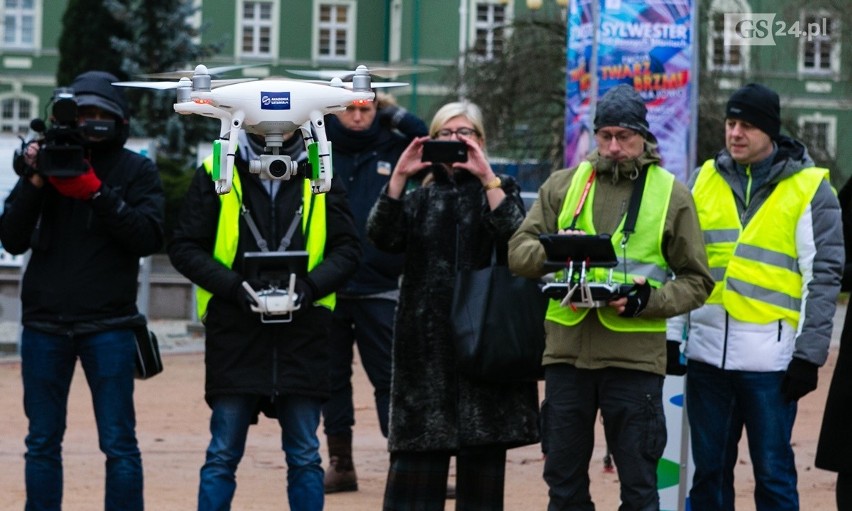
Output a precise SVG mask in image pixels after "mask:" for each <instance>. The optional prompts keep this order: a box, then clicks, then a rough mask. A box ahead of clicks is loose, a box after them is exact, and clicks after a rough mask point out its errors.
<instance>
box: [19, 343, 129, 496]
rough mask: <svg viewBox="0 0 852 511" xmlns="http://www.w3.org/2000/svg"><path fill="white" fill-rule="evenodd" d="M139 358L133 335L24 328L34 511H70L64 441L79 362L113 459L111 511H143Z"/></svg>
mask: <svg viewBox="0 0 852 511" xmlns="http://www.w3.org/2000/svg"><path fill="white" fill-rule="evenodd" d="M135 357H136V343H135V341H134V337H133V332H132V331H131V330H111V331H106V332H100V333H96V334H89V335H79V336H74V337H69V336H64V335H51V334H46V333H42V332H39V331H36V330H33V329H31V328H24V330H23V333H22V335H21V372H22V374H23V383H24V412H25V413H26V415H27V418H28V419H29V430H28V433H27V438H26V445H27V453H26V455H25V460H26V461H25V479H26V487H27V504H26V508H25V509H26V510H27V511H43V510H58V509H60V508H61V507H62V437H63V436H64V434H65V426H66V416H67V412H68V390H69V389H70V387H71V379H72V377H73V376H74V366H75V365H76V363H77V358H79V359H80V363H81V364H82V366H83V371H84V373H85V375H86V381H87V382H88V384H89V389H90V391H91V394H92V404H93V405H94V409H95V423H96V424H97V428H98V445H99V447H100V449H101V451H102V452H103V453H104V454H105V455H106V485H105V486H106V496H105V498H104V509H106V510H107V511H118V510H123V511H141V510H142V508H143V504H142V457H141V455H140V454H139V446H138V444H137V442H136V431H135V430H136V412H135V410H134V407H133V376H134V363H135Z"/></svg>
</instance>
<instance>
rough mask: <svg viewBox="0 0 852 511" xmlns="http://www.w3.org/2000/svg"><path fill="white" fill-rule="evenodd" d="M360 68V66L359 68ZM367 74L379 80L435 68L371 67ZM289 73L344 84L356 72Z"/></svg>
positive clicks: (339, 70) (291, 70)
mask: <svg viewBox="0 0 852 511" xmlns="http://www.w3.org/2000/svg"><path fill="white" fill-rule="evenodd" d="M359 67H360V66H359ZM366 68H367V72H368V73H369V74H370V75H371V76H374V77H377V78H396V77H398V76H402V75H412V74H417V73H427V72H430V71H435V70H436V69H435V68H434V67H429V66H387V67H369V66H367V67H366ZM287 72H289V73H293V74H295V75H299V76H307V77H310V78H320V79H324V80H331V79H332V78H340V79H341V80H343V81H344V82H348V81H351V80H352V77H353V76H355V73H356V71H353V70H350V69H288V70H287Z"/></svg>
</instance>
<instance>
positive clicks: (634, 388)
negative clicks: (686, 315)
mask: <svg viewBox="0 0 852 511" xmlns="http://www.w3.org/2000/svg"><path fill="white" fill-rule="evenodd" d="M662 396H663V377H662V376H660V375H656V374H652V373H648V372H644V371H632V370H628V369H618V368H606V369H595V370H588V369H577V368H576V367H574V366H571V365H568V364H553V365H548V366H546V367H545V393H544V402H543V404H542V421H543V422H542V426H543V427H542V450H543V451H544V454H545V456H546V457H545V462H544V480H545V481H546V482H547V485H548V487H549V493H548V494H549V496H550V504H549V506H548V510H549V511H557V510H559V511H563V510H571V511H581V510H582V511H593V510H594V509H595V507H594V504H593V503H592V497H591V494H590V493H589V462H590V460H591V457H592V450H593V449H594V446H595V438H594V436H595V433H594V429H595V420H596V418H597V411H598V409H600V411H601V417H602V418H603V424H604V433H605V435H606V441H607V445H609V448H610V450H611V452H612V457H613V459H614V460H615V466H616V469H617V470H618V478H619V480H620V481H621V502H622V504H621V506H620V507H619V510H620V511H638V510H641V511H651V510H653V511H657V510H659V509H660V499H659V495H658V493H657V463H658V462H659V460H660V458H661V457H662V455H663V449H664V448H665V446H666V421H665V416H664V415H663V401H662Z"/></svg>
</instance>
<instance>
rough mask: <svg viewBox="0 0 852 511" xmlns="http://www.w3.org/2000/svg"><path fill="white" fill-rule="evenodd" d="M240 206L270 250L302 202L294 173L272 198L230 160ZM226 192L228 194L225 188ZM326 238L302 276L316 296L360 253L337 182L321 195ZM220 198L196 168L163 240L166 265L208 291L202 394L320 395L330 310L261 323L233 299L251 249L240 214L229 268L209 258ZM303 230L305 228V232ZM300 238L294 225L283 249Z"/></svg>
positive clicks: (300, 244) (331, 287)
mask: <svg viewBox="0 0 852 511" xmlns="http://www.w3.org/2000/svg"><path fill="white" fill-rule="evenodd" d="M237 172H239V176H240V182H241V184H242V198H243V204H244V205H245V206H246V207H247V208H248V209H249V211H250V212H251V213H250V214H251V215H252V218H253V219H254V221H255V223H256V224H257V227H258V229H259V230H260V233H261V235H262V236H263V237H264V238H265V239H266V240H267V243H268V244H269V246H270V247H272V249H273V250H274V249H275V248H276V247H278V244H279V243H280V241H281V238H282V237H283V236H284V234H285V232H286V230H287V228H288V227H289V226H290V223H291V221H292V219H293V217H294V215H295V213H296V211H297V209H298V207H299V205H300V204H301V202H302V192H303V188H302V187H303V181H302V178H301V177H299V178H293V179H291V180H289V181H282V182H281V186H280V188H279V190H278V192H277V194H276V195H275V198H274V200H273V199H272V198H271V197H270V196H269V193H268V192H267V191H266V189H265V188H264V183H267V184H268V182H262V181H261V180H260V179H259V178H258V177H257V176H256V175H253V174H250V173H249V172H248V166H247V164H246V163H245V161H243V160H241V159H237ZM230 193H236V192H235V191H234V190H232V191H231V192H230ZM325 198H326V224H327V225H326V243H325V254H324V257H323V261H322V262H321V263H320V264H319V265H317V266H316V267H315V268H314V269H313V270H311V271H310V272H309V273H308V276H307V280H308V281H309V282H310V285H311V287H312V288H313V291H314V299H319V298H321V297H323V296H325V295H327V294H329V293H332V292H334V291H336V290H337V289H338V288H339V287H340V286H341V285H342V284H343V282H344V281H345V280H346V279H347V278H348V277H349V276H350V275H351V274H352V272H353V271H355V268H356V267H357V264H358V258H359V257H360V255H361V251H360V249H359V245H358V236H357V233H356V231H355V226H354V225H353V223H352V214H351V213H350V211H349V205H348V204H347V200H346V195H345V193H344V192H343V189H342V187H341V186H340V185H339V183H337V179H334V180H333V181H332V187H331V191H329V192H328V193H327V194H326V195H325ZM219 209H220V199H219V196H218V195H217V194H216V191H215V189H214V184H213V181H212V180H211V179H210V176H209V175H208V174H207V173H206V172H205V171H204V168H203V167H200V168H199V169H198V170H197V171H196V174H195V176H194V178H193V180H192V183H191V184H190V188H189V190H188V192H187V195H186V200H185V201H184V204H183V206H182V209H181V213H180V218H179V221H178V225H177V226H176V228H175V232H174V236H173V239H172V242H171V243H170V245H169V257H170V259H171V261H172V264H173V265H174V266H175V268H177V270H178V271H180V272H181V273H182V274H183V275H185V276H186V277H187V278H189V279H190V280H191V281H192V282H193V283H195V284H197V285H199V286H201V287H202V288H204V289H207V290H208V291H210V292H211V293H212V294H213V297H212V298H211V299H210V302H209V303H208V309H207V317H206V320H205V330H206V345H205V366H206V383H205V389H206V397H207V398H208V399H209V398H210V397H212V396H215V395H219V394H253V395H261V396H267V397H270V398H272V397H275V396H277V395H281V394H301V395H307V396H315V397H320V398H324V397H326V396H327V395H328V385H329V382H328V348H327V332H326V330H327V326H328V323H329V321H330V319H331V311H330V310H328V309H327V308H325V307H309V308H308V309H307V310H303V311H300V312H297V313H296V315H295V317H294V319H293V321H292V322H291V323H283V324H269V323H266V324H264V323H261V321H260V316H259V315H258V314H256V313H253V312H245V311H244V310H243V308H242V307H241V305H240V304H239V303H238V301H237V300H238V299H239V298H238V297H239V296H240V295H239V294H238V289H239V286H240V284H241V283H242V281H243V280H244V278H243V275H242V271H243V270H242V267H243V254H244V253H245V252H256V251H258V250H259V248H258V246H257V242H256V240H255V239H254V237H253V236H252V234H251V232H250V231H249V228H248V226H247V224H246V221H245V219H244V218H241V219H240V237H239V244H238V247H237V254H236V259H235V260H234V264H233V269H229V268H227V267H225V266H224V265H222V264H221V263H219V262H218V261H216V260H215V259H213V256H212V254H213V247H214V243H215V240H216V229H217V225H218V219H219ZM308 235H310V233H308ZM304 249H305V237H304V236H303V234H302V229H301V228H297V229H296V231H295V234H294V236H293V239H292V243H291V244H290V246H289V247H288V250H304Z"/></svg>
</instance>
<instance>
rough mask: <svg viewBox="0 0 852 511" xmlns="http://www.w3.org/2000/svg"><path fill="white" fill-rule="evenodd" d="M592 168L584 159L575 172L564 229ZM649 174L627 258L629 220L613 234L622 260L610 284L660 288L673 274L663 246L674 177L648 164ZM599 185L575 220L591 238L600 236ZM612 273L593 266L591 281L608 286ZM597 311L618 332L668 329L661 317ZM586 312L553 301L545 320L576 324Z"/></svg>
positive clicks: (561, 216)
mask: <svg viewBox="0 0 852 511" xmlns="http://www.w3.org/2000/svg"><path fill="white" fill-rule="evenodd" d="M592 170H593V169H592V165H591V163H589V162H587V161H584V162H583V163H581V164H580V166H579V167H578V168H577V171H576V172H575V173H574V176H573V178H572V180H571V185H570V186H569V187H568V191H567V192H566V194H565V200H564V201H563V204H562V210H561V211H560V213H559V218H558V220H557V225H558V227H559V228H560V229H565V228H567V227H568V226H569V225H570V224H571V221H572V219H573V215H574V210H575V209H576V208H577V205H578V204H579V203H580V197H581V195H582V193H583V188H584V187H585V185H586V183H587V182H588V180H589V177H590V176H591V173H592ZM647 172H648V176H647V179H646V181H645V190H644V191H643V193H642V200H641V202H640V205H639V215H638V217H637V218H636V226H637V228H636V232H634V233H633V234H631V235H630V241H629V243H628V244H627V247H626V251H627V252H626V259H624V257H625V256H624V254H623V253H622V248H621V240H622V239H623V238H624V235H623V233H622V229H623V227H624V221H625V218H622V219H621V222H620V223H619V225H618V228H617V229H616V232H615V234H613V235H612V240H611V241H612V245H613V248H614V249H615V252H616V254H618V256H619V262H618V267H617V268H616V269H615V271H613V279H612V280H613V282H617V283H620V284H632V283H633V277H645V278H646V279H647V281H648V283H649V284H651V286H652V287H655V288H658V287H660V286H661V285H662V284H663V283H664V282H665V281H666V280H667V279H668V274H669V267H668V263H666V259H665V257H663V252H662V242H663V231H664V230H665V224H666V215H667V213H668V209H669V200H670V198H671V192H672V187H673V185H674V179H675V178H674V175H673V174H672V173H671V172H669V171H667V170H666V169H664V168H662V167H660V166H658V165H651V166H649V167H648V170H647ZM595 187H596V183H594V182H593V183H592V186H591V189H590V190H589V194H588V197H587V199H586V201H587V202H586V204H585V205H584V207H583V209H582V211H581V212H580V216H579V217H578V218H577V225H576V227H577V229H580V230H583V231H585V232H586V233H587V234H597V232H596V231H595V226H594V221H593V220H594V219H593V213H592V212H593V209H594V207H593V204H594V196H595ZM625 265H626V266H625ZM625 267H626V273H627V275H626V277H625ZM608 275H609V269H606V268H594V269H593V270H592V271H591V280H593V281H595V282H605V281H606V279H607V277H608ZM595 310H596V311H597V314H598V318H599V319H600V322H601V324H603V325H604V326H605V327H607V328H609V329H610V330H614V331H617V332H664V331H665V330H666V320H665V319H662V318H643V317H638V318H624V317H621V316H619V315H618V314H617V313H616V312H615V310H614V309H613V308H612V307H599V308H597V309H595ZM588 313H589V309H588V308H577V310H572V308H571V307H563V306H562V305H561V304H560V301H559V300H550V303H549V304H548V307H547V319H548V320H549V321H553V322H556V323H559V324H561V325H565V326H572V325H576V324H578V323H579V322H580V321H582V320H583V318H585V317H586V314H588Z"/></svg>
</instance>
